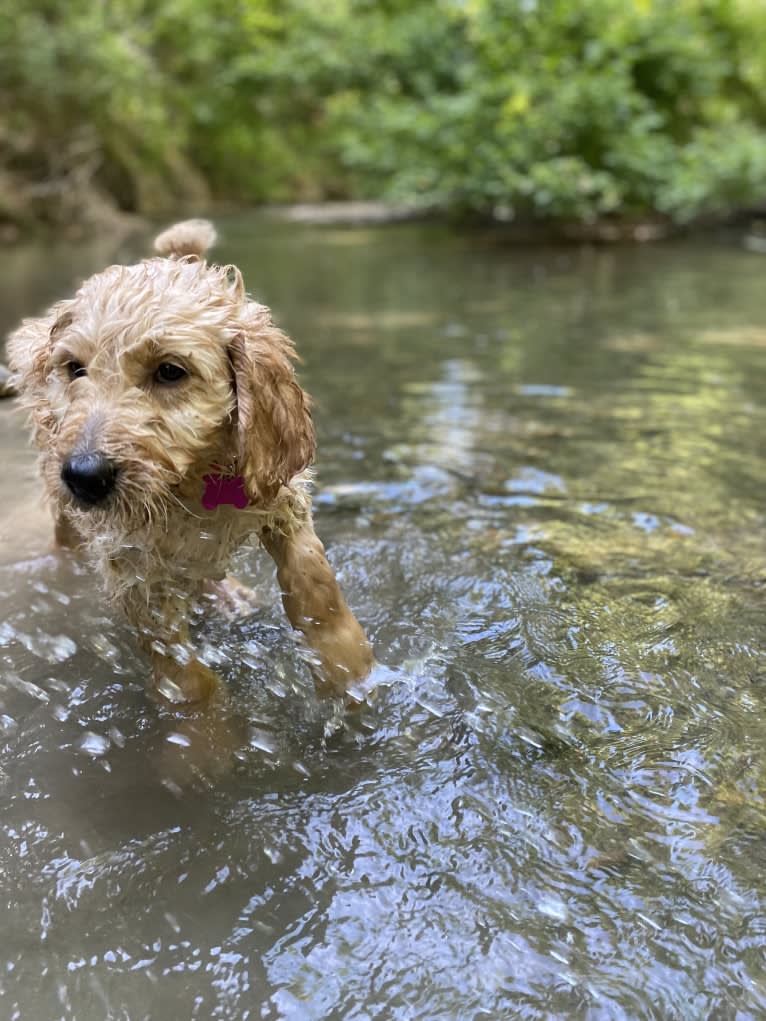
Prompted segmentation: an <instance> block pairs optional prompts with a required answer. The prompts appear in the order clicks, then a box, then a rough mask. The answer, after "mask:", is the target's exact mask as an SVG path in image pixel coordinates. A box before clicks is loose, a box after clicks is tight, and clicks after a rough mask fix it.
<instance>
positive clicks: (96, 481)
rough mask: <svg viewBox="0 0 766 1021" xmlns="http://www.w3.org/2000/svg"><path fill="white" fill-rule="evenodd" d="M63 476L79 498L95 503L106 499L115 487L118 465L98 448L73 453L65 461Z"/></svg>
mask: <svg viewBox="0 0 766 1021" xmlns="http://www.w3.org/2000/svg"><path fill="white" fill-rule="evenodd" d="M61 478H62V480H63V481H64V482H65V483H66V485H67V487H68V489H69V490H70V492H72V493H74V495H75V496H76V497H77V499H78V500H82V502H83V503H87V504H91V505H94V504H97V503H101V501H102V500H105V499H106V498H107V496H109V494H110V493H111V491H112V490H113V489H114V482H115V479H116V478H117V467H116V466H115V464H114V462H112V461H110V460H109V458H108V457H107V456H106V454H102V453H101V452H100V451H98V450H96V451H94V452H92V453H87V454H72V456H71V457H68V458H67V459H66V461H65V462H64V466H63V467H62V469H61Z"/></svg>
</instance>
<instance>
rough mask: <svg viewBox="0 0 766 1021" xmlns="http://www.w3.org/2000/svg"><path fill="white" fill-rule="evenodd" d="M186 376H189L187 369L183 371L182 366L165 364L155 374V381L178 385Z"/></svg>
mask: <svg viewBox="0 0 766 1021" xmlns="http://www.w3.org/2000/svg"><path fill="white" fill-rule="evenodd" d="M186 375H188V373H187V372H186V369H182V368H181V366H180V365H173V363H172V362H163V363H162V365H160V367H159V368H158V369H157V371H156V372H155V373H154V379H155V382H157V383H178V382H179V381H180V380H182V379H183V378H184V376H186Z"/></svg>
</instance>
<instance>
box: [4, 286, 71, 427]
mask: <svg viewBox="0 0 766 1021" xmlns="http://www.w3.org/2000/svg"><path fill="white" fill-rule="evenodd" d="M72 304H73V302H72V301H71V300H68V301H60V302H58V304H56V305H54V306H53V307H52V308H51V309H50V310H49V311H48V312H47V314H46V315H44V316H40V317H39V318H36V319H25V320H24V321H23V322H22V324H21V326H19V327H18V328H17V329H15V330H14V331H13V333H12V334H11V335H10V336H9V337H8V343H7V354H8V364H9V366H10V369H11V373H12V376H11V383H12V385H13V386H14V387H15V388H16V389H17V390H18V393H19V395H20V397H21V401H22V404H24V405H25V406H26V407H27V409H28V410H29V411H30V412H31V417H32V422H33V425H34V429H35V434H36V436H37V437H39V436H40V435H41V434H42V433H45V432H50V431H51V430H52V429H53V428H54V425H55V423H54V419H53V417H52V414H51V406H50V401H49V399H48V387H47V371H48V362H49V359H50V354H51V350H52V348H53V344H54V341H55V340H56V336H57V334H58V332H59V331H60V330H63V329H65V328H66V327H67V326H68V325H69V324H70V323H71V322H72V313H71V306H72Z"/></svg>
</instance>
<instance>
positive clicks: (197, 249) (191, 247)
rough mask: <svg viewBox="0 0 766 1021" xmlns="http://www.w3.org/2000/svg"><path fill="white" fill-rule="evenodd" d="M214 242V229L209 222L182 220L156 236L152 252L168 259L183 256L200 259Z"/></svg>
mask: <svg viewBox="0 0 766 1021" xmlns="http://www.w3.org/2000/svg"><path fill="white" fill-rule="evenodd" d="M216 240H217V234H216V232H215V227H214V226H213V225H212V223H211V222H210V221H209V220H183V221H182V222H181V223H174V224H173V226H172V227H168V229H167V230H163V232H162V233H161V234H158V235H157V237H156V238H155V239H154V250H155V252H156V253H157V254H158V255H165V256H167V257H168V258H173V257H176V258H180V257H181V256H183V255H196V256H198V257H199V258H202V256H203V255H204V254H205V252H206V251H207V250H208V248H212V247H213V245H214V244H215V243H216Z"/></svg>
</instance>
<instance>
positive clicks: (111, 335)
mask: <svg viewBox="0 0 766 1021" xmlns="http://www.w3.org/2000/svg"><path fill="white" fill-rule="evenodd" d="M214 241H215V232H214V230H213V228H212V225H211V224H209V223H207V221H203V220H193V221H186V222H184V223H181V224H176V225H175V226H173V227H171V228H169V229H168V230H167V231H165V232H163V233H162V234H160V235H159V237H157V239H156V240H155V250H156V251H157V253H158V254H157V256H156V257H154V258H149V259H145V260H143V261H142V262H139V263H137V264H136V265H131V266H121V265H115V266H109V267H108V268H107V269H105V270H104V271H103V272H101V273H98V274H96V275H95V276H92V277H90V278H89V279H88V280H86V281H85V283H84V284H83V285H82V286H81V287H80V289H79V290H78V291H77V293H76V294H75V296H74V297H73V298H70V299H67V300H64V301H60V302H58V303H57V304H56V305H54V306H53V307H52V308H51V309H50V310H49V311H48V312H47V313H46V314H45V315H44V316H41V317H39V318H34V319H27V320H25V321H24V322H23V323H22V325H21V326H20V327H19V328H18V329H17V330H16V331H15V332H14V333H13V334H12V335H11V337H10V338H9V341H8V355H9V359H10V365H11V369H12V371H13V373H14V376H15V380H14V382H15V385H16V386H17V387H18V389H19V392H20V396H21V400H22V402H23V404H24V406H25V408H26V409H27V411H28V413H29V417H30V421H31V425H32V432H33V437H34V442H35V444H36V446H37V447H38V448H39V450H40V467H41V474H42V479H43V483H44V486H45V491H46V494H47V498H48V501H49V503H50V506H51V508H52V510H53V515H54V520H55V534H56V539H57V542H58V543H59V544H60V545H62V546H68V547H72V548H77V549H79V550H82V551H83V553H84V554H85V555H86V556H87V557H88V559H89V560H90V561H91V563H92V564H93V565H94V567H95V568H96V570H97V571H98V573H99V574H100V576H101V578H102V580H103V582H104V585H105V588H106V592H107V594H108V596H109V598H110V599H111V601H112V602H113V603H114V604H116V605H117V606H118V607H120V608H121V609H122V611H123V612H124V613H125V615H126V616H127V618H128V620H129V621H130V622H131V624H132V625H133V626H134V627H135V629H136V632H137V635H138V638H139V641H140V642H141V644H142V646H143V647H144V649H145V650H146V651H147V653H148V654H149V656H150V658H151V664H152V683H153V686H154V688H155V689H156V691H158V692H159V693H161V695H162V696H163V697H164V698H169V699H170V700H171V701H174V702H179V703H190V702H197V701H200V700H202V699H205V698H206V697H208V696H209V695H210V693H211V692H212V691H213V690H214V689H215V687H216V685H217V678H216V675H215V674H214V673H213V672H212V671H211V670H210V669H209V668H208V667H206V666H205V665H204V664H202V663H201V662H199V660H198V659H196V658H195V656H194V653H193V650H191V646H190V643H189V631H188V625H189V619H190V614H191V611H192V609H193V608H194V606H195V605H197V604H198V603H199V601H200V599H201V598H203V597H204V595H205V594H206V593H209V592H211V591H218V592H220V591H221V587H222V586H226V584H227V582H226V571H227V567H228V565H229V562H230V560H231V557H232V555H233V553H234V552H235V551H236V550H237V549H238V548H239V547H241V546H242V545H243V544H244V543H245V542H246V541H247V540H248V539H251V538H256V539H258V540H260V543H261V545H262V546H263V547H264V548H265V549H266V550H267V551H268V553H269V554H270V555H271V556H272V557H273V559H274V561H275V563H276V567H277V578H278V581H279V584H280V587H281V590H282V594H283V604H284V607H285V610H286V613H287V616H288V618H289V619H290V621H291V623H292V625H293V626H294V627H295V628H296V629H298V630H299V631H300V632H301V633H302V636H303V640H304V642H305V644H306V645H307V646H308V647H309V649H310V651H311V653H312V656H311V660H310V661H311V663H312V664H313V667H312V669H313V672H314V676H315V680H316V682H317V685H318V687H319V688H320V689H321V690H323V691H332V692H342V691H344V690H346V689H347V688H348V687H349V686H350V685H351V684H353V683H354V682H356V681H359V680H361V679H362V678H364V677H365V676H366V675H367V674H368V673H369V671H370V669H371V666H372V662H373V660H372V652H371V649H370V645H369V643H368V641H367V638H366V637H365V635H364V632H363V631H362V628H361V627H360V625H359V623H358V622H357V620H356V618H355V617H354V616H353V614H352V613H351V611H350V610H349V608H348V606H347V604H346V602H345V599H344V598H343V595H342V593H341V592H340V589H339V587H338V584H337V581H336V579H335V576H334V573H333V571H332V569H331V567H330V565H329V563H328V561H327V558H326V556H325V552H324V549H323V547H322V544H321V542H320V541H319V539H318V538H317V536H316V534H315V532H314V528H313V524H312V515H311V493H310V465H311V463H312V460H313V457H314V451H315V444H314V430H313V426H312V421H311V413H310V404H309V399H308V397H307V395H306V394H305V393H304V391H303V390H302V389H301V387H300V385H299V383H298V381H297V379H296V376H295V371H294V361H295V357H296V355H295V350H294V347H293V344H292V342H291V341H290V339H289V338H288V337H287V336H286V335H285V334H284V333H282V332H281V331H280V330H279V329H277V328H276V327H275V326H274V324H273V322H272V320H271V315H270V313H269V310H268V309H267V308H266V307H265V306H263V305H260V304H258V303H257V302H256V301H254V300H252V299H251V298H250V297H249V296H248V295H247V293H246V291H245V285H244V282H243V279H242V275H241V273H240V271H239V270H238V269H237V268H236V267H234V266H217V265H214V264H210V263H208V262H207V261H206V259H205V253H206V251H207V250H208V249H209V248H210V246H211V245H212V244H213V243H214ZM211 473H212V474H214V475H215V476H216V477H217V478H224V479H225V478H227V477H228V478H230V479H234V480H236V482H237V484H238V485H240V486H241V487H242V488H243V490H244V494H245V496H246V502H247V505H246V506H244V507H241V506H234V505H233V504H228V503H227V504H224V505H221V506H218V507H216V508H215V509H209V510H208V509H205V507H203V505H202V497H203V493H204V491H205V486H206V477H208V476H210V475H211Z"/></svg>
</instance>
